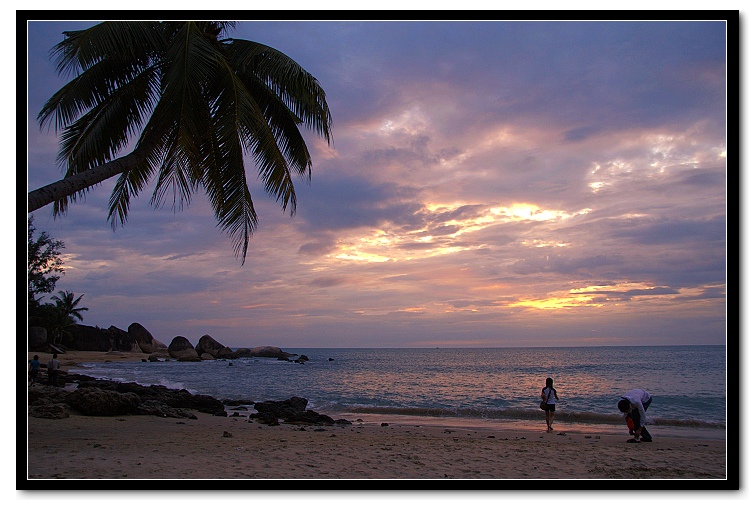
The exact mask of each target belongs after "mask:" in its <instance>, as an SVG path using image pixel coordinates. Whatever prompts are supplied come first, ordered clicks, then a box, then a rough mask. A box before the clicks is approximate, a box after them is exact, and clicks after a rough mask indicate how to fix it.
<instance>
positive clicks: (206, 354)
mask: <svg viewBox="0 0 755 510" xmlns="http://www.w3.org/2000/svg"><path fill="white" fill-rule="evenodd" d="M199 358H200V359H203V360H208V361H210V360H214V359H215V356H213V355H212V354H210V353H209V352H203V353H202V354H201V355H200V356H199Z"/></svg>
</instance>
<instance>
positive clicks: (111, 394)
mask: <svg viewBox="0 0 755 510" xmlns="http://www.w3.org/2000/svg"><path fill="white" fill-rule="evenodd" d="M66 403H67V404H68V405H69V406H71V408H73V409H75V410H76V411H79V412H80V413H81V414H85V415H87V416H117V415H119V414H132V413H134V412H136V409H137V408H138V407H139V404H140V403H141V400H140V399H139V396H138V395H136V394H135V393H119V392H117V391H110V390H102V389H100V388H79V389H77V390H75V391H73V392H71V393H70V395H68V397H67V398H66Z"/></svg>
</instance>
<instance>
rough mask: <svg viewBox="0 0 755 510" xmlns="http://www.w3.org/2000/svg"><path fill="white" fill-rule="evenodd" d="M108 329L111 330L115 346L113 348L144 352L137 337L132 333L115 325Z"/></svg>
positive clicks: (115, 349) (114, 349)
mask: <svg viewBox="0 0 755 510" xmlns="http://www.w3.org/2000/svg"><path fill="white" fill-rule="evenodd" d="M107 330H108V332H110V335H111V337H112V339H113V348H112V349H111V350H113V351H120V352H142V350H141V349H140V348H139V344H138V343H137V341H136V338H134V336H133V335H132V334H131V333H129V332H127V331H123V330H122V329H118V328H116V327H115V326H110V327H109V328H107Z"/></svg>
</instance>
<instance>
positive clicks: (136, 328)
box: [128, 322, 167, 354]
mask: <svg viewBox="0 0 755 510" xmlns="http://www.w3.org/2000/svg"><path fill="white" fill-rule="evenodd" d="M128 332H129V333H130V334H131V336H132V337H133V338H134V340H135V341H136V344H137V345H138V346H139V349H140V350H141V351H142V352H143V353H144V354H152V353H154V352H155V351H156V350H157V349H158V348H159V346H160V345H161V346H163V347H165V348H166V349H167V347H166V346H165V344H162V343H160V342H158V341H157V340H155V338H154V337H153V336H152V333H150V332H149V331H147V328H145V327H144V326H142V325H141V324H139V323H138V322H134V323H133V324H131V325H130V326H129V327H128ZM158 344H159V345H158Z"/></svg>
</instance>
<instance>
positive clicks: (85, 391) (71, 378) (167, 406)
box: [28, 374, 351, 425]
mask: <svg viewBox="0 0 755 510" xmlns="http://www.w3.org/2000/svg"><path fill="white" fill-rule="evenodd" d="M66 378H67V380H68V382H69V383H71V382H73V383H77V387H76V389H73V390H71V389H66V388H61V387H59V386H51V385H48V384H43V383H37V384H35V385H34V386H31V387H29V401H28V404H29V415H30V416H33V417H36V418H47V419H64V418H67V417H69V412H70V411H75V412H77V413H79V414H83V415H86V416H119V415H139V414H142V415H145V414H148V415H155V416H160V417H164V418H184V419H196V418H197V417H196V415H195V414H194V412H195V411H196V412H201V413H207V414H212V415H214V416H232V417H240V416H248V420H249V421H250V422H256V423H263V424H266V425H279V424H280V423H281V422H283V423H285V424H295V425H350V424H351V422H349V421H348V420H334V419H333V418H331V417H329V416H326V415H324V414H319V413H317V412H315V411H312V410H311V409H310V410H308V409H306V407H307V399H305V398H302V397H291V398H289V399H287V400H282V401H270V400H268V401H265V402H253V401H248V402H243V401H238V400H233V401H231V400H227V401H221V400H218V399H216V398H215V397H212V396H209V395H195V394H192V393H190V392H189V391H187V390H183V389H181V390H179V389H171V388H166V387H165V386H161V385H150V386H143V385H140V384H137V383H120V382H114V381H108V380H102V379H95V378H92V377H89V376H86V375H81V374H67V376H66ZM227 406H228V407H233V409H232V413H231V414H229V413H228V411H226V407H227ZM251 409H254V411H255V412H251ZM242 413H243V414H242Z"/></svg>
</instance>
